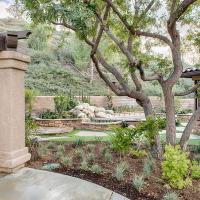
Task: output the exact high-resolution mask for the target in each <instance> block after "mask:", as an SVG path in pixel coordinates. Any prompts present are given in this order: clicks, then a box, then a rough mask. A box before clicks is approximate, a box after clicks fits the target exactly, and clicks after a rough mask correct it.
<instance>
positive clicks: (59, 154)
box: [55, 151, 64, 160]
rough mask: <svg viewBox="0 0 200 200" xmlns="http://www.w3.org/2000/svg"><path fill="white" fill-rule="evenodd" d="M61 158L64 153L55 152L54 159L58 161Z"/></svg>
mask: <svg viewBox="0 0 200 200" xmlns="http://www.w3.org/2000/svg"><path fill="white" fill-rule="evenodd" d="M62 157H64V153H63V152H62V151H57V152H56V155H55V158H56V159H59V160H60V159H61V158H62Z"/></svg>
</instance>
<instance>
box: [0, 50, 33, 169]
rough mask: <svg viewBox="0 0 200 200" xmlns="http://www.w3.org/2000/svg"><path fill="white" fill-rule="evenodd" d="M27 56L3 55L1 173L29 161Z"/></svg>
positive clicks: (0, 72) (0, 67) (0, 69)
mask: <svg viewBox="0 0 200 200" xmlns="http://www.w3.org/2000/svg"><path fill="white" fill-rule="evenodd" d="M29 62H30V59H29V57H28V56H25V55H23V54H21V53H18V52H15V51H1V52H0V172H7V173H11V172H14V171H16V170H17V169H19V168H21V167H23V166H24V164H25V162H27V161H28V160H29V159H30V154H29V153H28V148H26V147H25V100H24V75H25V71H26V65H27V63H29Z"/></svg>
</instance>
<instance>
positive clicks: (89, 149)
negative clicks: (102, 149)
mask: <svg viewBox="0 0 200 200" xmlns="http://www.w3.org/2000/svg"><path fill="white" fill-rule="evenodd" d="M94 148H95V145H94V144H88V145H87V150H88V151H89V152H92V151H93V150H94Z"/></svg>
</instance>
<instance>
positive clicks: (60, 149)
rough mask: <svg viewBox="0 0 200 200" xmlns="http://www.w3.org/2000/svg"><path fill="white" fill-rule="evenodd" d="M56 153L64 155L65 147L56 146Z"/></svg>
mask: <svg viewBox="0 0 200 200" xmlns="http://www.w3.org/2000/svg"><path fill="white" fill-rule="evenodd" d="M57 152H62V153H65V147H64V146H63V145H58V146H57Z"/></svg>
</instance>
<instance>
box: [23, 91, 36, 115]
mask: <svg viewBox="0 0 200 200" xmlns="http://www.w3.org/2000/svg"><path fill="white" fill-rule="evenodd" d="M37 95H38V92H37V91H36V90H31V89H25V109H26V115H27V116H29V117H30V116H31V113H32V110H33V103H34V100H35V97H36V96H37Z"/></svg>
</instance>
